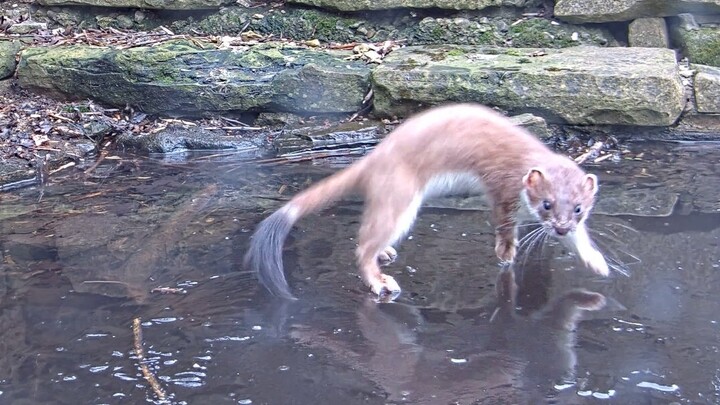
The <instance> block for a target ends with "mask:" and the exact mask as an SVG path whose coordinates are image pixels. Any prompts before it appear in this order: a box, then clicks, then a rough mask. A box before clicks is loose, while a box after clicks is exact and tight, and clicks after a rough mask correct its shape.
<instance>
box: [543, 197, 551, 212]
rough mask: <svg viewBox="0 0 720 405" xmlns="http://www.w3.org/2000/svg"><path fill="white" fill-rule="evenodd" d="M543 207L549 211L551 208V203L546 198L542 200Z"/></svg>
mask: <svg viewBox="0 0 720 405" xmlns="http://www.w3.org/2000/svg"><path fill="white" fill-rule="evenodd" d="M543 208H545V210H546V211H550V210H551V209H552V203H551V202H550V201H548V200H545V201H543Z"/></svg>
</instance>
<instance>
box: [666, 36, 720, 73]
mask: <svg viewBox="0 0 720 405" xmlns="http://www.w3.org/2000/svg"><path fill="white" fill-rule="evenodd" d="M672 37H673V41H674V42H675V44H676V45H677V46H678V47H679V48H680V50H681V52H682V53H683V55H684V56H686V57H687V58H688V59H689V60H690V62H692V63H697V64H700V65H710V66H720V28H718V27H698V28H697V29H690V30H686V29H684V28H682V27H679V26H677V27H674V28H673V35H672Z"/></svg>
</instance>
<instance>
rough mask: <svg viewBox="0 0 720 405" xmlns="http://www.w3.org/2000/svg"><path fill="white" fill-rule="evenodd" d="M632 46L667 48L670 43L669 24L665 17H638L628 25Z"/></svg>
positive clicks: (629, 40) (629, 41) (629, 39)
mask: <svg viewBox="0 0 720 405" xmlns="http://www.w3.org/2000/svg"><path fill="white" fill-rule="evenodd" d="M628 43H629V45H630V46H635V47H646V48H667V47H668V46H669V44H670V38H669V34H668V29H667V24H666V23H665V19H664V18H659V17H656V18H638V19H637V20H635V21H633V22H631V23H630V26H629V27H628Z"/></svg>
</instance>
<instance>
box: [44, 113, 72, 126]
mask: <svg viewBox="0 0 720 405" xmlns="http://www.w3.org/2000/svg"><path fill="white" fill-rule="evenodd" d="M48 116H50V117H53V118H56V119H59V120H63V121H66V122H72V123H73V124H74V123H75V120H73V119H71V118H68V117H63V116H62V115H58V114H53V113H48Z"/></svg>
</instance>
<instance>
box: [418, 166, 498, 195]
mask: <svg viewBox="0 0 720 405" xmlns="http://www.w3.org/2000/svg"><path fill="white" fill-rule="evenodd" d="M483 189H484V186H483V183H482V180H481V179H480V177H478V176H477V175H475V174H472V173H463V172H455V173H443V174H439V175H437V176H434V177H433V178H431V179H430V181H428V182H427V184H426V185H425V188H424V189H423V193H422V195H423V199H426V198H432V197H442V196H447V195H452V194H482V193H483Z"/></svg>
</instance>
